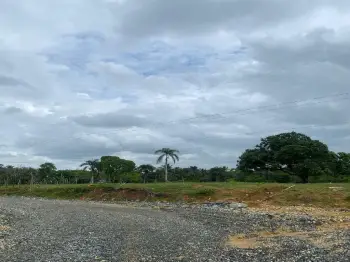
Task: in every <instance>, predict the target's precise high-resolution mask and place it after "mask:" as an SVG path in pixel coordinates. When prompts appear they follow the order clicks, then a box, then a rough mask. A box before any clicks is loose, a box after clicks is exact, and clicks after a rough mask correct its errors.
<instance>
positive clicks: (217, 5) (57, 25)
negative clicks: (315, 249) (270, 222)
mask: <svg viewBox="0 0 350 262" xmlns="http://www.w3.org/2000/svg"><path fill="white" fill-rule="evenodd" d="M53 10H54V11H53ZM194 10H196V12H194ZM349 11H350V4H349V2H348V1H345V0H339V1H330V0H311V1H303V0H297V1H287V0H278V1H277V0H266V1H260V0H235V1H233V0H232V1H231V0H216V1H215V0H179V1H163V0H152V1H144V2H140V1H136V0H126V1H124V0H117V1H116V0H115V1H107V0H77V1H70V0H62V1H53V2H52V1H44V0H33V1H31V2H30V3H28V2H27V1H24V0H20V1H1V3H0V91H1V92H0V116H1V119H2V122H3V123H6V124H4V125H2V128H1V130H0V134H1V135H2V137H3V138H4V139H3V141H1V142H0V146H1V147H0V148H1V150H2V151H1V152H2V153H1V155H0V163H1V162H3V163H5V164H7V163H9V164H11V163H16V164H17V163H18V164H21V163H22V164H33V165H38V164H40V162H41V161H47V160H49V161H54V162H56V163H57V164H58V165H59V167H62V168H66V167H77V166H78V164H79V163H80V162H81V161H83V160H86V159H89V158H92V157H99V156H102V155H107V154H117V155H120V156H123V157H128V158H131V159H134V160H135V161H136V162H137V163H148V162H152V163H154V161H155V157H154V156H153V151H154V150H156V149H158V148H161V147H174V148H177V149H179V150H180V151H181V152H182V161H181V162H180V164H181V165H183V166H186V165H198V166H203V167H209V166H213V165H227V166H234V165H235V163H236V158H237V156H239V154H240V153H241V152H242V151H243V150H244V149H245V148H247V147H250V146H253V145H254V144H256V143H257V142H258V141H259V138H260V136H265V135H269V134H273V133H277V132H282V131H288V130H296V131H301V132H304V133H306V134H309V135H311V136H314V137H316V138H318V139H321V140H324V141H325V142H327V143H328V144H329V145H330V147H331V149H334V150H337V151H340V150H344V151H346V150H348V147H349V145H350V144H349V143H348V142H349V141H350V140H349V139H348V132H349V129H350V127H349V123H350V118H349V117H348V114H347V112H348V111H349V109H350V108H349V103H348V101H347V99H349V97H350V95H346V94H343V95H341V96H338V97H337V96H330V95H333V94H339V93H346V92H348V90H349V88H348V83H349V82H350V74H349V70H350V63H349V61H350V52H349V49H348V46H349V44H350V37H349V30H348V28H349V25H350V19H349V17H348V15H347V14H348V13H349ZM321 96H326V98H325V99H316V100H310V101H307V102H304V103H301V104H300V103H299V104H298V103H294V104H293V103H292V104H286V105H285V106H281V105H280V106H274V107H264V106H266V105H271V104H283V103H286V102H289V101H294V100H304V99H309V98H313V97H321ZM327 96H328V98H327ZM254 108H256V109H254ZM247 109H248V110H247Z"/></svg>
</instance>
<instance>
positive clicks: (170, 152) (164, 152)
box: [154, 148, 179, 182]
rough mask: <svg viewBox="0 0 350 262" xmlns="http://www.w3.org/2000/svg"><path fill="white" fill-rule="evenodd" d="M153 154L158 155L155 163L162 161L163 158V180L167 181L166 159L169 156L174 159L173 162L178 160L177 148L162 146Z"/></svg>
mask: <svg viewBox="0 0 350 262" xmlns="http://www.w3.org/2000/svg"><path fill="white" fill-rule="evenodd" d="M154 153H155V154H157V155H159V154H160V156H159V157H158V159H157V164H159V163H161V162H163V160H164V159H165V165H164V170H165V178H164V179H165V182H168V161H169V158H171V159H172V160H173V161H174V164H175V163H176V161H179V156H178V155H177V154H178V153H179V151H178V150H176V149H171V148H162V149H159V150H157V151H156V152H154Z"/></svg>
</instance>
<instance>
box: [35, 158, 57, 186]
mask: <svg viewBox="0 0 350 262" xmlns="http://www.w3.org/2000/svg"><path fill="white" fill-rule="evenodd" d="M56 171H57V168H56V166H55V164H54V163H50V162H46V163H44V164H41V165H40V167H39V169H38V173H39V179H40V181H43V182H46V183H54V182H55V180H56V177H55V176H56Z"/></svg>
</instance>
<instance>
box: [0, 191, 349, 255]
mask: <svg viewBox="0 0 350 262" xmlns="http://www.w3.org/2000/svg"><path fill="white" fill-rule="evenodd" d="M138 204H139V205H140V204H142V203H138ZM138 204H137V203H133V204H132V205H129V204H124V205H118V204H109V203H100V202H85V201H71V200H45V199H32V198H23V197H0V261H8V262H22V261H28V262H31V261H33V262H44V261H51V262H56V261H57V262H61V261H76V262H92V261H96V262H97V261H100V262H102V261H104V262H107V261H108V262H113V261H125V262H133V261H135V262H139V261H159V262H160V261H188V262H190V261H212V262H216V261H218V262H221V261H235V262H252V261H253V262H254V261H255V262H258V261H285V262H296V261H313V262H315V261H316V262H321V261H328V262H343V261H344V262H345V261H349V260H348V258H349V256H350V253H349V252H350V230H349V223H350V218H349V217H342V218H340V217H339V219H338V220H335V219H333V218H332V220H329V219H328V218H326V217H321V218H317V217H312V216H310V215H306V214H304V213H301V214H288V213H283V214H281V213H280V214H278V213H269V212H265V211H264V212H261V211H256V210H229V209H228V210H222V209H217V208H214V209H211V208H209V209H208V208H203V207H201V206H200V205H197V206H196V207H193V206H190V205H183V206H181V205H180V206H179V205H175V204H174V205H171V204H169V205H168V207H167V208H154V207H157V204H155V203H153V204H150V206H148V207H147V206H143V205H142V206H138ZM339 213H340V212H339Z"/></svg>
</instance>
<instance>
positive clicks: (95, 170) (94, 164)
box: [80, 159, 101, 184]
mask: <svg viewBox="0 0 350 262" xmlns="http://www.w3.org/2000/svg"><path fill="white" fill-rule="evenodd" d="M80 167H83V170H89V171H90V172H91V179H90V183H92V184H93V183H94V182H95V181H94V180H95V179H94V178H95V175H96V176H97V177H99V175H100V171H101V163H100V160H98V159H92V160H87V161H85V162H84V163H82V164H81V165H80Z"/></svg>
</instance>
